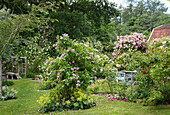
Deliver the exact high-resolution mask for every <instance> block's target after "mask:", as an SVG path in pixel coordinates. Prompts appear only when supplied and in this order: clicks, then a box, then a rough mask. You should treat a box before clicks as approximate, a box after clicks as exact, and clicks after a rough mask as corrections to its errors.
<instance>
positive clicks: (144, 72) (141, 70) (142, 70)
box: [139, 67, 150, 74]
mask: <svg viewBox="0 0 170 115" xmlns="http://www.w3.org/2000/svg"><path fill="white" fill-rule="evenodd" d="M148 70H150V68H149V67H148ZM139 71H140V72H142V73H143V74H148V73H149V71H148V72H146V71H144V69H141V68H139Z"/></svg>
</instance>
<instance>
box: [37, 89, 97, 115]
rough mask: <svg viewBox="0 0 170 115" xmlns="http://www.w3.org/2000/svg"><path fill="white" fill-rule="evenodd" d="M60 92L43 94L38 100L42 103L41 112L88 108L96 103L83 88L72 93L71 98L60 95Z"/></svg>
mask: <svg viewBox="0 0 170 115" xmlns="http://www.w3.org/2000/svg"><path fill="white" fill-rule="evenodd" d="M58 93H59V91H57V90H55V91H53V92H50V94H49V95H44V96H41V97H40V100H37V102H38V103H40V104H41V109H40V111H41V112H43V113H45V112H49V111H55V112H58V111H63V110H68V109H73V110H79V109H88V108H91V107H93V106H94V105H96V102H95V101H94V100H93V98H92V97H91V96H90V95H87V94H84V93H83V92H82V91H81V90H79V91H77V92H74V93H72V94H70V96H71V98H70V99H69V100H67V99H66V98H65V97H64V96H62V95H58Z"/></svg>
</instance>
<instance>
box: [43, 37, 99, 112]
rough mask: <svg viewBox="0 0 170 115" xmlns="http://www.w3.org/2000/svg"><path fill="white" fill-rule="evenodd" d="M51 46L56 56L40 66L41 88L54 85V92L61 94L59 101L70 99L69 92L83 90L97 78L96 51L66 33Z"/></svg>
mask: <svg viewBox="0 0 170 115" xmlns="http://www.w3.org/2000/svg"><path fill="white" fill-rule="evenodd" d="M53 48H55V50H56V54H57V56H56V57H55V56H54V57H53V58H49V59H47V60H46V62H45V64H44V65H43V66H42V69H43V71H44V73H43V75H42V76H43V79H44V81H43V82H42V84H43V85H42V86H44V87H43V88H54V87H56V89H57V90H56V91H57V92H56V94H57V95H62V97H61V96H59V101H61V100H63V98H64V99H65V100H71V94H73V93H74V92H76V91H78V89H81V90H84V91H85V90H86V89H87V87H88V85H89V84H92V83H94V82H95V80H96V79H97V77H96V74H97V70H98V69H99V65H98V63H96V60H97V59H98V57H96V53H97V52H96V50H95V49H93V48H90V47H88V46H86V45H84V44H82V43H78V42H76V41H73V40H71V39H69V36H68V35H67V34H63V36H61V37H58V42H56V43H55V44H54V45H53ZM44 84H45V85H44ZM46 84H47V86H46ZM78 106H83V105H78ZM78 108H79V107H78ZM83 108H84V107H82V109H83Z"/></svg>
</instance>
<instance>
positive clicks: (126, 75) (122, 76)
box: [116, 71, 136, 85]
mask: <svg viewBox="0 0 170 115" xmlns="http://www.w3.org/2000/svg"><path fill="white" fill-rule="evenodd" d="M135 73H136V71H121V72H117V76H116V80H117V82H118V81H123V82H125V81H126V80H130V81H128V82H126V84H128V85H134V84H135V81H133V77H134V76H135Z"/></svg>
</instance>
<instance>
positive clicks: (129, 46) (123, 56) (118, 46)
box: [112, 33, 147, 70]
mask: <svg viewBox="0 0 170 115" xmlns="http://www.w3.org/2000/svg"><path fill="white" fill-rule="evenodd" d="M114 44H115V47H113V53H112V56H113V57H112V60H114V61H115V63H116V67H117V68H118V70H123V69H126V70H127V69H129V68H128V66H129V64H130V60H129V57H132V56H133V53H134V52H136V51H141V52H145V50H146V49H147V41H146V39H145V36H144V35H143V34H142V33H141V34H140V33H133V34H131V35H126V36H120V37H117V41H116V42H115V43H114Z"/></svg>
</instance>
